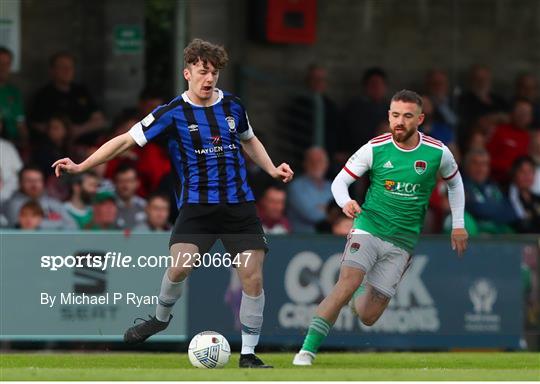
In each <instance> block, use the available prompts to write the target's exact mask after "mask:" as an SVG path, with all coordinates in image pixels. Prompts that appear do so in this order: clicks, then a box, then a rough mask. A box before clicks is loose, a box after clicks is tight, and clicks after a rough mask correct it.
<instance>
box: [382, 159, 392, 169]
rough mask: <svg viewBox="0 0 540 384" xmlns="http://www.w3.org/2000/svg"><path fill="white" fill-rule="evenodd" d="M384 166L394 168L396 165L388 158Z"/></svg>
mask: <svg viewBox="0 0 540 384" xmlns="http://www.w3.org/2000/svg"><path fill="white" fill-rule="evenodd" d="M382 167H383V168H394V165H393V164H392V162H391V161H390V160H388V161H387V162H386V163H384V165H383V166H382Z"/></svg>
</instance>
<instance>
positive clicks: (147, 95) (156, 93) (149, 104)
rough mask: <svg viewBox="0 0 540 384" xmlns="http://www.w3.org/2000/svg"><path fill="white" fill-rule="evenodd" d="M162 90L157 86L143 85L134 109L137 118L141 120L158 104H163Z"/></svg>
mask: <svg viewBox="0 0 540 384" xmlns="http://www.w3.org/2000/svg"><path fill="white" fill-rule="evenodd" d="M163 95H164V92H163V91H162V90H160V89H157V88H152V87H145V88H144V89H143V90H142V91H141V93H140V94H139V103H138V106H137V110H136V116H135V117H136V118H137V120H142V119H144V118H145V117H146V116H148V115H149V114H150V113H152V111H154V110H155V109H156V108H157V107H159V106H160V105H163V104H165V98H164V97H163Z"/></svg>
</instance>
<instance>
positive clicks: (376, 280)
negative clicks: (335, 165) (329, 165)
mask: <svg viewBox="0 0 540 384" xmlns="http://www.w3.org/2000/svg"><path fill="white" fill-rule="evenodd" d="M388 120H389V123H390V129H391V133H387V134H384V135H381V136H378V137H376V138H374V139H372V140H370V141H369V142H368V143H367V144H365V145H364V146H362V147H361V148H360V149H359V150H358V151H357V152H356V153H355V154H353V155H352V156H351V158H350V159H349V160H348V162H347V164H346V165H345V167H344V168H343V169H342V170H341V172H340V173H339V174H338V175H337V176H336V178H335V180H334V182H333V183H332V193H333V195H334V198H335V199H336V202H337V203H338V204H339V206H340V207H342V208H343V212H344V213H345V214H346V215H347V216H348V217H350V218H353V219H354V224H353V229H352V230H351V232H350V234H349V236H348V239H347V243H346V245H345V251H344V253H343V258H342V262H341V270H340V275H339V279H338V282H337V283H336V285H335V286H334V288H333V290H332V292H331V293H330V294H329V295H328V296H327V297H326V298H325V299H324V300H323V301H322V302H321V303H320V304H319V307H318V308H317V311H316V313H315V316H314V317H313V319H312V320H311V324H310V326H309V329H308V332H307V335H306V337H305V339H304V344H303V345H302V349H301V350H300V352H299V353H297V354H296V356H295V357H294V360H293V364H294V365H312V363H313V360H314V358H315V355H316V353H317V351H318V349H319V347H320V345H321V344H322V342H323V341H324V338H325V337H326V335H328V332H329V331H330V328H331V327H332V325H333V324H334V322H335V321H336V319H337V317H338V315H339V312H340V310H341V308H342V307H343V306H344V305H345V304H346V303H347V302H349V303H350V304H351V306H352V308H353V311H354V312H355V313H356V314H357V315H358V316H359V317H360V319H361V321H362V322H363V323H364V324H365V325H368V326H370V325H373V324H374V323H375V322H376V321H377V320H378V319H379V317H380V316H381V315H382V313H383V312H384V310H385V309H386V307H387V306H388V303H389V302H390V299H391V298H392V296H394V294H395V292H396V287H397V285H398V284H399V282H400V281H401V278H402V277H403V274H404V273H405V271H406V269H407V267H408V266H409V264H410V262H411V253H412V251H413V249H414V247H415V245H416V242H417V241H418V237H419V234H420V231H421V229H422V225H423V223H424V216H425V214H426V210H427V207H428V203H429V197H430V196H431V192H432V191H433V188H434V187H435V184H436V182H437V175H440V176H442V178H443V179H444V180H446V183H447V184H448V198H449V201H450V208H451V211H452V224H453V230H452V234H451V244H452V248H453V249H455V250H456V251H457V252H458V254H459V255H461V254H462V253H463V251H464V250H465V249H466V247H467V232H466V230H465V228H464V219H463V211H464V205H465V195H464V191H463V183H462V181H461V176H460V174H459V171H458V167H457V164H456V162H455V160H454V157H453V156H452V154H451V153H450V151H449V150H448V148H447V147H446V146H444V145H443V144H442V143H441V142H440V141H438V140H435V139H433V138H431V137H429V136H427V135H424V134H422V133H420V132H418V127H419V126H420V125H421V124H422V122H423V120H424V114H423V113H422V99H421V97H420V96H419V95H418V94H417V93H415V92H412V91H409V90H402V91H400V92H398V93H396V94H395V95H394V96H393V98H392V100H391V103H390V110H389V111H388ZM366 172H369V175H370V179H371V185H370V187H369V189H368V191H367V195H366V199H365V202H364V204H363V205H362V208H360V206H359V205H358V203H357V202H356V201H354V200H352V199H351V197H350V196H349V192H348V187H349V185H350V184H351V183H353V182H354V181H355V180H356V179H358V178H359V177H361V176H362V175H363V174H364V173H366ZM364 277H365V278H366V290H365V292H363V286H362V287H361V283H362V281H363V280H364ZM351 299H352V300H351Z"/></svg>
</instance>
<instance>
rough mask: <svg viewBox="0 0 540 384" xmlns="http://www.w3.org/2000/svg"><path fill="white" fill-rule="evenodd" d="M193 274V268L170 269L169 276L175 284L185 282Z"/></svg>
mask: <svg viewBox="0 0 540 384" xmlns="http://www.w3.org/2000/svg"><path fill="white" fill-rule="evenodd" d="M190 273H191V268H184V267H169V269H168V276H169V280H171V281H173V282H178V281H183V280H185V279H186V277H188V276H189V274H190Z"/></svg>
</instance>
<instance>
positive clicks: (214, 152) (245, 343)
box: [53, 39, 293, 368]
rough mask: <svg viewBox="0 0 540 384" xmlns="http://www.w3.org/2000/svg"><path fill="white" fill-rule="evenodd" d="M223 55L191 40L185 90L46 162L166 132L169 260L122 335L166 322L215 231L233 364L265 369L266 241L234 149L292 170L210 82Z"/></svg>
mask: <svg viewBox="0 0 540 384" xmlns="http://www.w3.org/2000/svg"><path fill="white" fill-rule="evenodd" d="M227 61H228V57H227V53H226V52H225V49H224V48H223V47H221V46H217V45H214V44H212V43H209V42H206V41H203V40H200V39H195V40H193V41H192V42H191V43H190V44H189V45H188V46H187V47H186V48H185V49H184V70H183V75H184V78H185V79H186V80H187V83H188V90H187V91H186V92H184V93H182V94H181V95H180V96H178V97H176V98H174V99H173V100H172V101H170V102H169V103H168V104H166V105H163V106H160V107H158V108H156V109H155V110H154V111H153V112H152V113H150V114H149V115H148V116H146V117H145V118H144V119H143V120H141V121H140V122H139V123H137V124H135V125H134V126H133V127H132V128H131V129H130V130H129V132H127V133H125V134H122V135H119V136H117V137H115V138H113V139H111V140H110V141H108V142H106V143H105V144H103V146H101V147H100V148H99V149H98V150H97V151H96V152H95V153H93V154H92V155H91V156H90V157H88V158H87V159H86V160H84V161H83V162H82V163H80V164H75V163H73V161H71V160H70V159H69V158H65V159H61V160H58V161H56V162H55V163H54V164H53V167H55V168H56V169H55V171H56V175H57V176H59V175H60V174H61V173H62V172H67V173H80V172H84V171H86V170H88V169H90V168H92V167H94V166H96V165H98V164H101V163H103V162H105V161H108V160H110V159H112V158H114V157H115V156H117V155H119V154H120V153H122V152H124V151H126V150H128V149H129V148H131V147H132V146H134V145H139V146H141V147H142V146H144V145H145V144H146V143H147V142H149V141H151V140H154V139H156V138H158V137H164V138H166V139H167V140H168V148H169V155H170V160H171V163H172V169H173V172H174V175H175V177H176V179H175V180H176V182H175V194H176V201H177V204H178V208H179V214H178V217H177V219H176V223H175V225H174V229H173V231H172V234H171V238H170V242H169V247H170V252H171V255H172V256H173V258H174V259H175V263H174V265H173V266H171V267H169V268H168V269H167V271H166V272H165V274H164V276H163V279H162V282H161V290H160V294H159V304H158V305H157V308H156V314H155V316H150V319H149V320H146V321H144V322H142V323H139V324H137V325H135V326H133V327H131V328H129V329H128V330H127V331H126V333H125V334H124V340H125V341H126V342H127V343H139V342H143V341H144V340H146V339H147V338H148V337H150V336H152V335H153V334H155V333H157V332H160V331H162V330H164V329H165V328H166V327H167V326H168V324H169V322H170V321H171V318H172V315H171V312H172V308H173V305H174V304H175V303H176V301H177V300H178V299H179V298H180V296H181V295H182V290H183V285H184V281H185V279H186V278H187V276H188V275H189V274H190V273H191V272H192V270H193V268H194V267H197V265H196V255H203V254H204V253H206V252H208V251H209V250H210V248H211V247H212V245H213V244H214V242H215V241H216V240H217V239H218V238H220V239H221V241H222V242H223V244H224V245H225V248H226V249H227V252H228V253H229V254H230V255H232V256H231V257H232V258H235V259H234V260H233V261H234V262H235V266H236V267H237V272H238V275H239V278H240V281H241V283H242V289H243V292H242V302H241V305H240V322H241V323H242V351H241V355H240V367H246V368H268V367H270V366H268V365H265V364H264V363H263V362H262V361H261V360H260V359H259V358H258V357H257V356H256V355H255V347H256V345H257V344H258V341H259V335H260V331H261V327H262V322H263V309H264V301H265V296H264V290H263V281H262V266H263V260H264V256H265V253H266V251H267V250H268V248H267V246H266V239H265V237H264V232H263V229H262V227H261V223H260V221H259V218H258V217H257V214H256V210H255V204H254V200H255V198H254V196H253V192H252V191H251V188H250V186H249V185H248V183H247V180H246V178H247V175H246V165H245V163H246V161H245V159H244V156H243V155H242V152H241V148H243V149H244V151H245V152H246V153H247V154H248V155H249V156H250V157H251V159H253V161H254V162H255V163H257V165H259V166H260V167H261V168H262V169H264V170H265V171H266V172H267V173H268V174H270V175H271V176H272V177H274V178H276V179H280V180H282V181H283V182H285V183H287V182H289V181H290V180H291V179H292V177H293V171H292V170H291V168H290V167H289V165H287V164H285V163H283V164H281V165H279V166H278V167H276V166H275V165H274V163H273V162H272V160H271V159H270V157H269V156H268V154H267V152H266V150H265V148H264V146H263V145H262V143H261V142H260V141H259V140H258V139H257V137H256V136H255V134H254V132H253V129H252V127H251V125H250V123H249V120H248V116H247V114H246V111H245V109H244V107H243V105H242V103H241V102H240V100H239V99H238V98H236V97H235V96H233V95H231V94H229V93H226V92H223V91H221V90H220V89H217V88H216V84H217V81H218V78H219V71H220V70H221V69H223V68H224V67H225V65H226V64H227Z"/></svg>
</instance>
